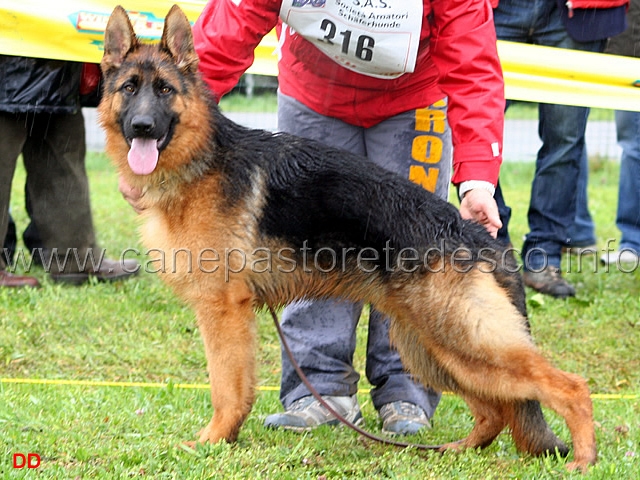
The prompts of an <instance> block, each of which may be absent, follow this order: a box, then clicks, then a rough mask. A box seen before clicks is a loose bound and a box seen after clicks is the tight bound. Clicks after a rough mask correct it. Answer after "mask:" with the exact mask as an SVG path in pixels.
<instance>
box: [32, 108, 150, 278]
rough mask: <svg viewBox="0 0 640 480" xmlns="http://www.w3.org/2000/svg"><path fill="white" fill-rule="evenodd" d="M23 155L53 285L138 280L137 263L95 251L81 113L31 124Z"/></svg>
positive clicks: (39, 254)
mask: <svg viewBox="0 0 640 480" xmlns="http://www.w3.org/2000/svg"><path fill="white" fill-rule="evenodd" d="M22 153H23V158H24V163H25V168H26V170H27V186H26V195H27V196H28V199H29V206H30V209H31V211H30V215H31V221H32V222H33V224H34V226H35V228H36V229H37V232H38V235H39V238H40V241H41V242H42V243H41V244H42V245H43V246H44V248H43V249H41V250H36V252H35V253H34V255H35V256H37V257H40V258H39V259H40V260H42V263H43V264H44V266H45V268H46V269H47V270H48V271H49V272H50V273H51V279H52V280H54V281H56V282H63V283H68V284H74V285H79V284H82V283H84V282H86V281H87V280H88V279H89V277H90V276H93V277H95V278H96V279H97V280H99V281H113V280H120V279H125V278H128V277H131V276H132V275H135V274H136V273H137V271H138V268H137V267H138V263H137V262H136V261H135V260H122V261H116V260H112V259H109V258H105V257H104V252H103V251H102V250H100V249H98V248H97V246H96V238H95V233H94V228H93V218H92V214H91V203H90V198H89V180H88V178H87V172H86V169H85V154H86V146H85V127H84V118H83V116H82V112H81V111H78V113H76V114H73V115H70V114H68V115H49V114H44V113H41V114H37V115H36V116H35V119H34V121H33V122H31V123H30V124H29V137H28V138H27V142H26V143H25V146H24V148H23V152H22ZM54 249H55V250H54ZM54 251H56V252H57V255H53V252H54Z"/></svg>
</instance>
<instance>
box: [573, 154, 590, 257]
mask: <svg viewBox="0 0 640 480" xmlns="http://www.w3.org/2000/svg"><path fill="white" fill-rule="evenodd" d="M588 184H589V159H588V158H587V149H586V148H585V149H584V150H583V155H582V159H581V160H580V173H579V174H578V191H577V196H576V218H575V221H574V222H573V225H571V226H570V227H569V230H568V232H567V239H568V242H567V246H568V247H571V246H574V247H587V246H590V245H595V243H596V234H595V226H594V224H593V218H591V212H589V197H588V195H587V186H588Z"/></svg>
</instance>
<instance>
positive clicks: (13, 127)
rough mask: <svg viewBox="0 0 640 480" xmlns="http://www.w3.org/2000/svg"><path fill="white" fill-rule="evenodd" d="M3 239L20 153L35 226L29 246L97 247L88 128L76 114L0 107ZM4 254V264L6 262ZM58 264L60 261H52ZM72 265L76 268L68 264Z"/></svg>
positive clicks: (0, 222) (0, 260)
mask: <svg viewBox="0 0 640 480" xmlns="http://www.w3.org/2000/svg"><path fill="white" fill-rule="evenodd" d="M0 145H1V146H2V147H1V148H0V239H2V241H3V242H4V239H5V238H6V237H7V231H8V226H9V204H10V198H11V183H12V181H13V175H14V172H15V168H16V164H17V160H18V157H19V156H20V154H22V158H23V161H24V166H25V169H26V172H27V180H26V185H25V191H26V195H27V196H28V201H29V207H28V208H29V214H30V216H31V222H32V226H31V227H30V229H28V230H27V238H32V237H34V236H35V237H34V238H36V239H37V238H39V242H38V243H35V244H34V243H32V242H30V241H28V243H31V245H28V246H29V247H32V248H33V247H37V246H42V247H44V248H46V249H48V250H49V251H52V250H53V249H57V250H58V252H61V253H62V255H64V254H65V252H67V251H68V250H69V249H77V251H78V253H79V254H80V255H82V256H84V255H85V253H86V251H87V250H88V249H90V248H94V247H95V243H96V240H95V233H94V227H93V218H92V215H91V205H90V200H89V181H88V178H87V173H86V169H85V154H86V144H85V128H84V118H83V116H82V112H80V111H79V112H78V113H76V114H49V113H36V114H34V113H19V114H14V113H6V112H0ZM5 260H6V259H5V255H4V254H3V255H0V268H4V267H5V266H6V264H5V263H6V262H5ZM53 266H54V268H55V266H56V262H53ZM68 270H70V271H72V270H74V268H73V265H72V264H70V265H68Z"/></svg>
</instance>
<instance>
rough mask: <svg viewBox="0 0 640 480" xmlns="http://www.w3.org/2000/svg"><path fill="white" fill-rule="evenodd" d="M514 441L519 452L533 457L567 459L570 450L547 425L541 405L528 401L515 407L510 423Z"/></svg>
mask: <svg viewBox="0 0 640 480" xmlns="http://www.w3.org/2000/svg"><path fill="white" fill-rule="evenodd" d="M510 427H511V432H512V436H513V440H514V442H515V444H516V447H517V448H518V450H520V451H522V452H527V453H530V454H531V455H535V456H540V455H556V452H557V454H559V455H560V456H562V457H565V456H567V455H568V454H569V448H568V447H567V446H566V445H565V444H564V442H563V441H562V440H560V439H559V438H558V437H556V435H555V434H554V433H553V432H552V431H551V429H550V428H549V425H547V422H546V420H545V419H544V415H543V413H542V408H541V407H540V403H539V402H537V401H535V400H526V401H524V402H519V403H517V404H515V405H514V412H513V418H512V420H511V422H510Z"/></svg>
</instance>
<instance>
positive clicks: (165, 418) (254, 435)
mask: <svg viewBox="0 0 640 480" xmlns="http://www.w3.org/2000/svg"><path fill="white" fill-rule="evenodd" d="M87 163H88V171H89V177H90V180H91V188H92V201H93V209H94V216H95V218H94V219H95V224H96V229H97V232H98V237H99V239H100V243H101V246H102V247H104V248H105V249H106V251H107V256H110V257H118V256H119V255H120V253H121V252H123V251H124V250H125V249H138V250H139V251H144V249H143V248H142V246H141V245H140V244H139V242H138V237H137V233H136V215H135V214H134V212H133V211H132V210H131V208H130V207H129V206H128V205H127V204H126V203H125V202H124V200H122V198H121V197H120V194H119V193H118V191H117V182H116V177H115V175H114V172H113V170H112V168H111V166H110V165H109V163H108V162H107V161H106V159H105V158H104V157H103V156H101V155H95V154H94V155H91V156H90V157H89V158H88V162H87ZM532 174H533V166H532V165H530V164H526V163H525V164H523V163H517V164H509V163H506V164H505V165H504V169H503V176H502V182H503V186H504V188H505V194H506V196H507V199H508V202H509V204H510V205H511V206H512V208H513V210H514V214H513V221H512V228H511V233H512V238H513V239H514V244H515V246H516V247H519V246H520V239H521V238H522V236H523V235H524V233H526V209H527V204H528V198H529V189H530V184H531V179H532ZM617 177H618V166H617V164H616V163H614V162H602V161H597V162H596V161H594V162H593V163H592V171H591V180H590V192H589V193H590V202H591V203H590V205H591V210H592V213H593V215H594V217H595V219H596V222H597V235H598V241H599V244H600V247H601V248H604V247H605V246H606V245H607V241H608V240H609V239H615V238H617V236H618V235H619V233H618V232H617V230H616V228H615V225H614V219H615V208H616V195H617V187H616V186H617ZM23 185H24V171H23V170H21V169H19V170H18V172H17V174H16V179H15V182H14V185H13V202H12V213H13V215H14V217H15V218H16V220H17V222H18V225H19V228H21V229H24V227H25V226H26V214H25V211H24V206H23V201H22V198H23ZM61 228H64V226H61ZM615 245H616V243H615V241H614V242H613V243H612V244H611V246H612V247H615ZM129 252H130V255H129V258H134V257H135V255H133V253H134V252H135V250H129ZM138 258H139V260H141V261H144V258H143V257H142V256H140V257H138ZM564 268H565V271H569V273H566V276H567V278H568V279H569V280H570V281H572V282H573V283H575V284H576V285H577V288H578V294H577V296H576V298H573V299H568V300H555V299H551V298H548V297H543V296H541V295H536V294H534V293H533V292H528V307H529V311H530V319H531V324H532V330H533V334H534V336H535V338H536V340H537V342H538V344H539V345H540V347H541V349H542V350H543V351H544V353H545V354H546V355H547V356H548V357H549V358H550V359H552V360H553V361H554V362H555V363H556V364H557V365H558V366H560V367H561V368H563V369H566V370H569V371H572V372H575V373H578V374H580V375H583V376H584V377H585V378H587V379H588V381H589V384H590V386H591V388H592V392H593V401H594V408H595V420H596V422H597V424H596V425H597V427H596V428H597V430H596V434H597V439H598V444H599V455H600V456H599V463H598V464H597V465H596V466H595V467H593V468H592V469H591V470H590V472H589V473H588V474H587V475H586V476H585V477H584V478H589V479H592V478H593V479H607V480H609V479H614V478H615V479H618V478H619V479H631V478H638V477H640V282H639V275H640V274H639V273H638V272H635V271H634V272H630V273H624V272H620V271H617V270H615V269H611V270H610V271H606V270H605V269H604V268H603V267H600V266H599V265H598V264H597V263H596V262H594V260H593V258H592V257H589V258H584V259H583V261H582V264H580V262H578V260H577V259H575V258H574V259H573V260H572V261H570V262H568V263H566V264H565V267H564ZM34 274H35V275H36V276H38V277H39V278H40V279H41V281H42V282H43V288H41V289H39V290H16V291H11V290H8V289H0V378H1V379H2V380H1V381H0V477H1V478H36V477H37V478H47V479H49V478H51V479H58V478H70V479H75V478H105V479H106V478H108V479H113V478H135V477H142V478H154V479H156V478H157V479H165V478H166V479H173V478H175V479H201V478H216V479H217V478H221V479H227V478H229V479H244V478H247V479H255V478H265V479H299V478H310V479H337V478H362V479H371V478H396V479H414V478H436V479H451V478H456V479H505V478H517V479H547V478H549V479H551V478H564V477H565V476H567V477H573V478H579V477H580V476H579V475H577V474H571V475H568V474H566V473H565V471H564V467H563V465H564V460H558V459H555V458H553V459H552V458H547V459H538V458H531V457H528V456H526V455H520V454H518V453H517V452H516V451H515V449H514V446H513V443H512V441H511V439H510V437H509V436H508V435H507V434H502V435H501V436H499V437H498V440H497V441H496V442H495V443H494V444H493V445H492V446H491V447H489V448H488V449H487V450H485V451H481V452H476V451H468V452H464V453H462V454H445V455H438V454H429V453H422V452H418V451H415V450H404V451H403V450H398V449H395V448H393V447H388V446H381V445H377V444H373V443H371V442H369V441H367V440H363V439H362V438H359V437H358V436H357V435H356V434H355V433H353V432H351V431H349V430H346V429H343V428H337V429H331V428H322V429H319V430H317V431H315V432H313V433H309V434H305V435H298V434H294V433H286V432H281V431H271V430H265V429H264V428H263V426H262V423H263V420H264V418H265V416H266V415H268V414H269V413H272V412H274V411H277V410H279V409H280V408H281V407H280V404H279V401H278V393H277V386H278V383H279V365H280V360H279V358H280V353H279V346H278V340H277V338H276V333H275V330H274V327H273V325H272V324H271V323H270V320H269V318H267V317H266V316H262V315H261V318H260V321H259V335H260V340H261V341H260V351H259V354H258V355H259V384H260V387H259V391H258V393H257V401H256V404H255V407H254V409H253V411H252V413H251V415H250V417H249V419H248V420H247V422H246V424H245V426H244V428H243V430H242V431H241V434H240V438H239V441H238V443H237V444H234V445H227V444H222V445H208V446H204V447H201V448H197V449H196V450H191V449H188V448H185V447H182V446H181V441H183V440H191V439H194V436H195V434H196V432H197V431H198V430H199V428H201V427H203V426H204V424H205V423H206V422H207V421H208V418H209V417H210V415H211V406H210V404H209V399H208V391H207V389H206V382H207V377H206V372H205V359H204V352H203V349H202V344H201V340H200V338H199V334H198V332H197V329H196V327H195V323H194V318H193V316H192V314H191V312H190V311H189V310H188V309H187V308H186V307H184V306H183V305H182V304H181V303H180V302H178V301H177V300H176V299H175V298H174V297H173V295H172V294H171V293H170V292H169V290H168V289H167V288H165V287H164V286H163V285H162V284H161V283H160V282H159V280H158V279H157V278H156V277H155V276H153V275H152V274H146V273H144V274H141V275H140V276H138V277H136V278H135V279H133V280H131V281H128V282H123V283H116V284H109V285H107V284H91V285H86V286H82V287H64V286H58V285H54V284H52V283H51V282H50V281H49V280H48V278H47V277H46V275H45V273H44V272H43V271H42V270H38V269H36V270H34ZM488 313H489V314H490V312H488ZM358 329H359V332H360V334H359V336H358V350H357V352H356V358H355V363H356V366H357V368H358V370H359V371H361V372H364V360H363V350H364V342H365V333H366V320H365V319H363V321H362V322H361V324H360V325H359V327H358ZM362 377H363V380H362V381H361V385H360V387H361V389H362V390H361V392H360V393H359V400H360V403H361V406H362V408H363V413H364V416H365V419H366V427H367V428H368V429H369V430H371V431H373V432H375V433H378V432H379V431H380V424H379V421H378V418H377V415H376V412H375V411H374V409H373V407H372V405H371V402H370V399H369V396H368V394H367V390H366V389H367V388H368V384H367V383H366V380H365V379H364V374H362ZM546 414H547V418H548V419H549V421H550V423H551V424H552V427H553V429H554V430H555V431H556V432H558V433H559V435H560V436H561V438H563V439H565V440H569V437H568V431H567V429H566V427H565V425H564V424H563V422H562V421H561V420H560V419H559V418H558V417H557V416H556V415H555V414H553V413H552V412H548V411H547V412H546ZM433 425H434V428H433V429H432V430H431V431H428V432H424V433H422V434H420V435H417V436H415V437H412V438H411V440H412V441H417V442H423V443H442V442H445V441H451V440H455V439H458V438H461V437H463V436H464V435H466V433H468V431H469V430H470V428H471V426H472V421H471V418H470V416H469V412H468V410H467V408H466V406H465V405H464V403H463V402H461V401H460V400H459V399H458V398H456V397H454V396H451V395H445V396H444V397H443V400H442V402H441V404H440V406H439V407H438V410H437V412H436V415H435V417H434V419H433ZM29 452H32V453H37V454H38V455H39V456H40V458H41V464H40V466H39V467H38V468H37V469H35V470H32V471H27V469H22V470H18V469H14V468H13V467H12V458H13V455H14V454H16V453H24V454H26V453H29Z"/></svg>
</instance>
